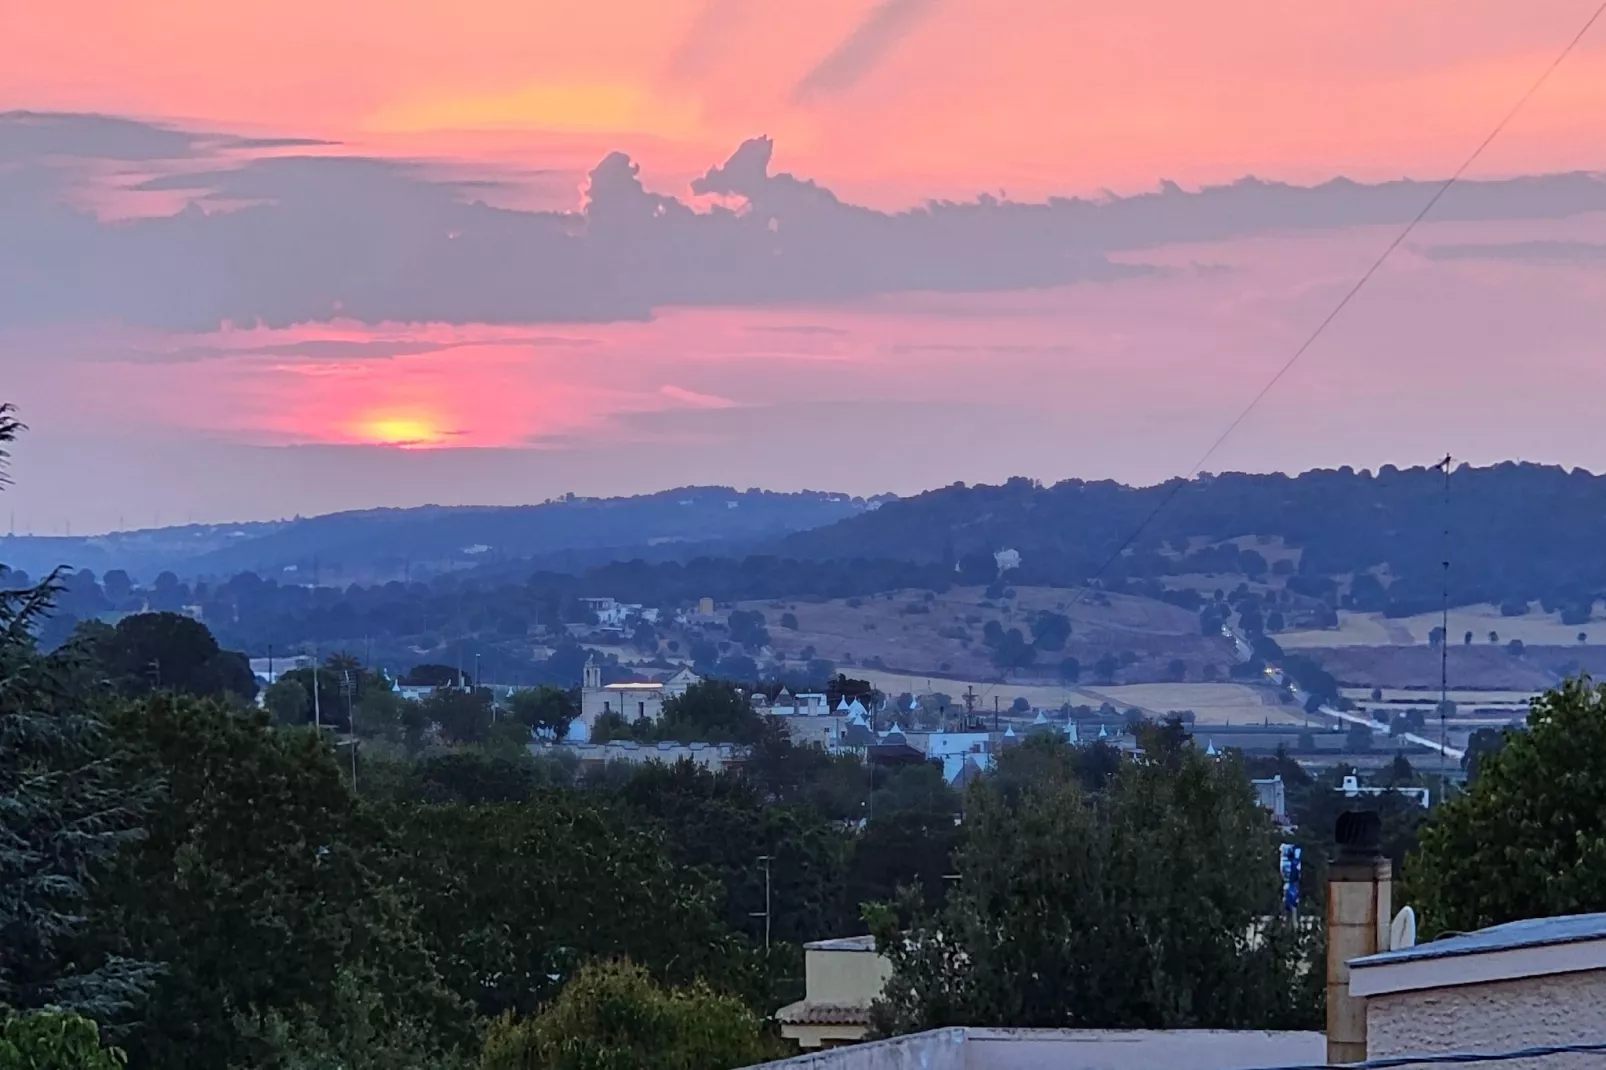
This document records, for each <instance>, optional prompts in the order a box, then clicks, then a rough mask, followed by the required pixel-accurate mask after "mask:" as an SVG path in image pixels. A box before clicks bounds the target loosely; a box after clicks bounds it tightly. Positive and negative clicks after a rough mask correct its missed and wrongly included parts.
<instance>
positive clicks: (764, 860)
mask: <svg viewBox="0 0 1606 1070" xmlns="http://www.w3.org/2000/svg"><path fill="white" fill-rule="evenodd" d="M758 861H759V864H760V865H762V866H763V867H764V909H763V911H762V912H760V911H756V910H755V911H754V912H753V913H752V914H751V915H749V916H750V917H754V918H758V917H762V918H763V919H764V950H765V952H768V951H769V949H770V862H771V861H773V859H772V858H771V857H770V856H769V855H759V856H758Z"/></svg>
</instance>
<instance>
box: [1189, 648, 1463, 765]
mask: <svg viewBox="0 0 1606 1070" xmlns="http://www.w3.org/2000/svg"><path fill="white" fill-rule="evenodd" d="M1221 630H1222V632H1223V634H1225V635H1226V636H1227V637H1228V638H1229V639H1231V640H1232V641H1233V645H1234V646H1236V647H1237V648H1238V657H1239V660H1241V661H1249V660H1250V659H1252V658H1253V657H1254V653H1255V652H1254V647H1253V646H1251V645H1250V643H1249V640H1248V639H1247V638H1245V637H1244V636H1243V635H1241V634H1240V633H1239V632H1237V631H1236V630H1234V629H1229V628H1227V627H1226V626H1223V627H1222V629H1221ZM1270 676H1271V678H1272V680H1273V681H1275V682H1276V683H1277V684H1278V685H1279V686H1287V687H1288V688H1289V690H1290V692H1291V693H1292V694H1293V696H1294V699H1295V701H1297V702H1298V703H1299V704H1300V705H1301V706H1303V705H1304V704H1305V703H1306V702H1307V701H1308V698H1307V696H1306V694H1305V692H1304V691H1302V690H1300V688H1299V687H1298V686H1297V685H1295V684H1293V683H1291V682H1289V681H1287V680H1286V679H1285V678H1284V676H1283V674H1282V671H1281V670H1278V669H1273V670H1270ZM1314 712H1316V713H1319V714H1321V715H1322V716H1324V717H1331V718H1333V719H1335V720H1338V721H1343V722H1344V723H1346V724H1352V725H1354V724H1358V725H1365V726H1366V727H1367V728H1368V729H1370V730H1371V732H1372V734H1373V735H1374V736H1375V735H1377V734H1378V733H1379V732H1382V733H1384V735H1385V736H1387V731H1388V730H1387V729H1386V728H1385V727H1384V726H1383V725H1380V724H1378V723H1377V722H1376V721H1374V720H1372V719H1371V718H1370V717H1362V716H1361V715H1360V714H1358V713H1350V712H1348V711H1346V710H1337V709H1334V708H1333V707H1331V706H1328V705H1321V706H1318V707H1316V709H1315V711H1314ZM1392 738H1395V739H1403V740H1406V741H1407V742H1409V743H1415V744H1417V745H1418V746H1423V747H1426V748H1427V749H1428V750H1431V751H1433V752H1435V753H1437V754H1442V755H1444V756H1445V757H1446V758H1450V759H1453V760H1454V761H1457V762H1459V761H1460V760H1461V759H1462V758H1464V757H1466V751H1462V750H1457V749H1456V748H1454V747H1451V746H1448V745H1446V744H1441V743H1439V742H1437V741H1436V740H1432V739H1428V738H1427V737H1425V736H1419V735H1417V734H1416V733H1414V732H1401V733H1400V734H1399V735H1398V736H1395V737H1392Z"/></svg>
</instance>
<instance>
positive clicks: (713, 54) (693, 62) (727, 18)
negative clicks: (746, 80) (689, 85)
mask: <svg viewBox="0 0 1606 1070" xmlns="http://www.w3.org/2000/svg"><path fill="white" fill-rule="evenodd" d="M751 6H752V4H751V0H703V6H702V7H701V8H699V9H698V11H697V16H696V17H695V18H694V19H692V23H691V26H689V27H688V28H687V30H686V35H685V36H684V37H682V38H681V39H680V43H679V44H678V45H676V46H675V51H674V52H673V53H671V54H670V57H669V63H668V65H667V66H666V67H665V69H664V75H665V77H666V78H668V79H669V80H670V81H690V80H692V79H695V78H698V77H701V76H702V75H704V74H706V73H708V71H709V70H711V69H712V68H713V67H714V65H715V64H716V63H718V62H719V59H720V57H721V55H723V54H724V52H725V50H726V49H727V48H728V47H729V46H730V41H731V36H732V31H733V30H735V28H736V27H737V26H738V25H739V24H740V22H741V20H742V18H743V16H745V15H746V14H747V12H748V10H749V8H751Z"/></svg>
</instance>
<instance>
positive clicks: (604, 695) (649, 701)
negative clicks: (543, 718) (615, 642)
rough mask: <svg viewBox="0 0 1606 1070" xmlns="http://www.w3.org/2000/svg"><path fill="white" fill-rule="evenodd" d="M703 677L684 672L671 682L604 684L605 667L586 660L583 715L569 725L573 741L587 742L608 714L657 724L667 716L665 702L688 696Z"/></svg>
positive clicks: (675, 675) (687, 670) (581, 701)
mask: <svg viewBox="0 0 1606 1070" xmlns="http://www.w3.org/2000/svg"><path fill="white" fill-rule="evenodd" d="M699 680H700V677H698V675H697V674H696V673H694V672H692V671H691V670H690V669H681V670H680V671H679V672H677V673H675V674H674V675H673V676H671V677H670V678H669V679H667V680H658V681H651V682H642V683H621V684H608V685H606V686H604V685H603V683H602V666H600V665H598V664H597V659H596V658H595V657H592V658H590V659H589V660H587V661H586V665H585V671H584V674H583V676H582V682H581V687H580V716H579V717H576V718H575V719H574V723H573V724H571V725H570V726H569V740H570V741H571V742H580V743H583V742H585V741H586V740H589V739H590V738H591V729H592V727H593V726H594V725H595V724H596V723H597V719H598V718H600V717H602V716H603V715H604V714H609V713H616V714H618V715H619V716H620V717H623V718H624V719H625V720H626V721H639V720H641V719H643V718H645V719H647V720H649V721H656V720H658V719H659V718H660V717H662V716H663V715H664V701H665V700H666V699H671V698H678V697H680V696H681V695H684V694H685V693H686V691H687V689H688V688H690V687H691V686H692V685H693V684H695V683H698V682H699Z"/></svg>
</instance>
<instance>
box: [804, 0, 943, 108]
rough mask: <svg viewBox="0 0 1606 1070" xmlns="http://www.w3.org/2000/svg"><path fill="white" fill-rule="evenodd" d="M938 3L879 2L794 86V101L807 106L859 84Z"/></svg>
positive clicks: (921, 0) (920, 0) (935, 0)
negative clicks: (811, 102) (816, 100)
mask: <svg viewBox="0 0 1606 1070" xmlns="http://www.w3.org/2000/svg"><path fill="white" fill-rule="evenodd" d="M937 3H938V0H878V3H877V4H876V5H875V7H873V8H871V9H870V11H869V13H868V14H866V15H865V17H864V19H863V20H862V21H860V23H859V24H858V25H857V26H855V27H854V28H853V30H852V32H850V33H849V34H848V35H847V36H846V37H844V38H843V39H842V40H841V41H840V42H839V43H838V44H837V46H836V47H835V48H833V49H832V50H831V51H830V53H829V54H827V55H826V57H825V58H824V59H822V60H820V62H819V63H817V64H815V65H814V67H813V68H812V69H811V70H810V71H809V72H808V73H807V74H805V75H804V76H803V77H802V78H801V79H800V80H799V81H798V83H797V85H795V86H793V87H792V99H793V100H794V101H796V102H798V103H806V102H808V101H809V100H812V99H814V98H817V97H822V96H830V95H832V94H836V93H843V92H846V91H847V90H849V89H852V88H853V87H854V86H856V85H858V84H859V82H860V81H862V80H863V79H864V77H865V76H866V75H868V74H869V73H870V72H871V71H873V70H875V68H876V65H877V64H879V63H880V62H881V60H882V59H883V58H884V57H885V56H886V55H887V53H888V52H890V51H892V49H893V47H894V46H896V45H897V44H898V42H899V41H902V40H903V39H904V38H905V37H907V36H908V35H909V34H910V33H911V32H912V31H913V30H914V28H915V27H916V26H918V25H919V24H920V23H921V21H922V20H924V19H925V18H926V16H928V15H930V14H931V13H932V12H933V11H934V10H936V7H937Z"/></svg>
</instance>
